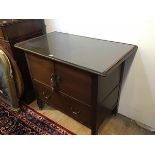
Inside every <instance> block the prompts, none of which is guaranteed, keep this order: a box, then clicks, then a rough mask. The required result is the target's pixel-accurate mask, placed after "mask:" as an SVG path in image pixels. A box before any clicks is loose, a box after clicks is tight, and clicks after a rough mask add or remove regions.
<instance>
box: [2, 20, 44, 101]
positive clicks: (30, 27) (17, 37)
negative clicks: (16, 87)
mask: <svg viewBox="0 0 155 155" xmlns="http://www.w3.org/2000/svg"><path fill="white" fill-rule="evenodd" d="M44 33H45V24H44V20H43V19H0V46H2V47H3V48H5V49H6V50H7V51H8V52H9V53H10V54H11V56H12V57H13V59H14V60H15V61H16V63H17V65H18V67H19V69H20V72H21V75H22V78H23V83H24V92H23V95H22V97H21V101H22V102H25V103H29V102H31V101H32V100H33V99H34V90H33V86H32V82H31V78H30V73H29V70H28V66H27V62H26V58H25V55H24V53H22V52H20V51H21V50H20V49H17V48H14V44H15V43H17V42H21V41H24V40H27V39H30V38H33V37H37V36H40V35H43V34H44Z"/></svg>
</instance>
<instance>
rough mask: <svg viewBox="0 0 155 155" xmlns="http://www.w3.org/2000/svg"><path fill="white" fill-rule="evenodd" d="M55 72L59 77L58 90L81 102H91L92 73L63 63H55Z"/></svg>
mask: <svg viewBox="0 0 155 155" xmlns="http://www.w3.org/2000/svg"><path fill="white" fill-rule="evenodd" d="M55 72H56V73H55V74H56V76H57V77H58V78H59V81H58V83H57V87H58V90H59V91H61V92H63V93H65V94H67V95H69V96H72V97H73V98H75V99H77V100H78V101H79V102H83V103H85V104H91V87H92V79H91V74H89V73H87V72H85V71H82V70H80V69H76V68H73V67H71V66H68V65H64V64H61V63H58V62H57V63H55Z"/></svg>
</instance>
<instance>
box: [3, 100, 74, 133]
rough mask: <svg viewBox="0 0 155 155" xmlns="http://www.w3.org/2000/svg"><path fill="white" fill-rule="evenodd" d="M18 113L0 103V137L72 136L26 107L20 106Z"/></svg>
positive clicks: (67, 131)
mask: <svg viewBox="0 0 155 155" xmlns="http://www.w3.org/2000/svg"><path fill="white" fill-rule="evenodd" d="M20 108H21V111H20V112H14V111H12V110H11V108H10V106H9V105H8V104H6V103H4V102H2V101H0V134H1V135H73V134H74V133H72V132H71V131H69V130H67V129H65V128H64V127H62V126H60V125H59V124H57V123H55V122H54V121H52V120H50V119H49V118H47V117H45V116H43V115H41V114H39V113H38V112H36V111H34V110H33V109H31V108H30V107H28V106H27V105H21V107H20Z"/></svg>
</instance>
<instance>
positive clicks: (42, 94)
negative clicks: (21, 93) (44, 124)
mask: <svg viewBox="0 0 155 155" xmlns="http://www.w3.org/2000/svg"><path fill="white" fill-rule="evenodd" d="M33 86H34V89H35V93H36V96H37V98H39V99H41V100H43V101H45V102H48V101H49V99H50V98H51V96H52V89H51V88H50V87H47V86H46V85H44V84H43V83H40V82H38V81H36V80H33Z"/></svg>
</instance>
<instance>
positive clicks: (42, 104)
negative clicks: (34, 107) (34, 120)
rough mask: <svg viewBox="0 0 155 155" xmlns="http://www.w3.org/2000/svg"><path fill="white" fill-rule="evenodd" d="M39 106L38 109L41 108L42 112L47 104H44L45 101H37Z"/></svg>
mask: <svg viewBox="0 0 155 155" xmlns="http://www.w3.org/2000/svg"><path fill="white" fill-rule="evenodd" d="M37 104H38V107H39V109H40V110H42V109H43V108H44V105H45V104H44V103H43V101H41V100H37Z"/></svg>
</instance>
